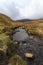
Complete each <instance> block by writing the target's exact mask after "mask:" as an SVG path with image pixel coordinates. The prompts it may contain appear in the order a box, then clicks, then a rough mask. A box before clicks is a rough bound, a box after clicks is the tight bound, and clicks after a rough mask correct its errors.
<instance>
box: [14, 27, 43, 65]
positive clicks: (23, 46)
mask: <svg viewBox="0 0 43 65" xmlns="http://www.w3.org/2000/svg"><path fill="white" fill-rule="evenodd" d="M15 31H17V32H16V33H15V34H14V35H13V40H18V41H19V42H20V45H19V48H18V50H17V52H18V54H19V55H20V56H21V57H22V58H23V59H24V60H26V61H27V64H28V65H43V41H41V40H40V39H39V38H37V37H36V36H32V35H28V34H27V32H26V31H25V30H24V29H22V27H19V28H17V29H15ZM23 41H25V42H23ZM25 52H30V53H33V54H35V55H36V57H35V59H34V60H31V61H30V60H28V59H27V58H26V57H25V56H24V53H25Z"/></svg>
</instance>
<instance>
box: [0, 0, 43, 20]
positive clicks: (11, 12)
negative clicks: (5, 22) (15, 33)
mask: <svg viewBox="0 0 43 65" xmlns="http://www.w3.org/2000/svg"><path fill="white" fill-rule="evenodd" d="M0 13H4V14H6V15H8V16H9V17H11V18H12V19H15V20H16V19H22V18H28V19H38V18H43V0H0Z"/></svg>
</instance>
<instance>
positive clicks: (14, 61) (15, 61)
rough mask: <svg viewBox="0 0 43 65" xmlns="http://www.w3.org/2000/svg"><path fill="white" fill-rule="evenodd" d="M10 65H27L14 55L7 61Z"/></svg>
mask: <svg viewBox="0 0 43 65" xmlns="http://www.w3.org/2000/svg"><path fill="white" fill-rule="evenodd" d="M9 64H10V65H27V63H26V61H24V60H23V59H22V58H21V57H20V56H19V55H14V56H13V57H11V58H10V60H9Z"/></svg>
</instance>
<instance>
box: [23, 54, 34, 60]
mask: <svg viewBox="0 0 43 65" xmlns="http://www.w3.org/2000/svg"><path fill="white" fill-rule="evenodd" d="M24 55H25V57H26V58H28V59H31V60H33V59H34V58H35V55H34V54H32V53H25V54H24Z"/></svg>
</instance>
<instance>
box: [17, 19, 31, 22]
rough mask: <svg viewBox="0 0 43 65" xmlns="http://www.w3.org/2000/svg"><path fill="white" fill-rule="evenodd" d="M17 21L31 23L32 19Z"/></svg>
mask: <svg viewBox="0 0 43 65" xmlns="http://www.w3.org/2000/svg"><path fill="white" fill-rule="evenodd" d="M17 21H19V22H31V21H32V20H30V19H20V20H17Z"/></svg>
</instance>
